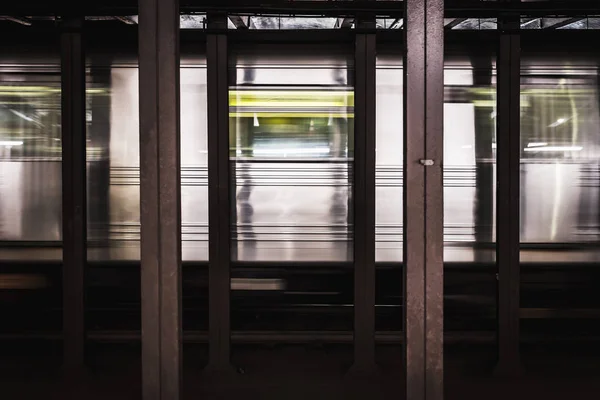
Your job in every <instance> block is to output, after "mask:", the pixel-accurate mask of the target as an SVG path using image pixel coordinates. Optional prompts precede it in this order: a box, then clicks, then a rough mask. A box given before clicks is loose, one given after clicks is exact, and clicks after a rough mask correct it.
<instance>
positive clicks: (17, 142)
mask: <svg viewBox="0 0 600 400" xmlns="http://www.w3.org/2000/svg"><path fill="white" fill-rule="evenodd" d="M22 145H23V142H22V141H20V140H0V146H8V147H12V146H22Z"/></svg>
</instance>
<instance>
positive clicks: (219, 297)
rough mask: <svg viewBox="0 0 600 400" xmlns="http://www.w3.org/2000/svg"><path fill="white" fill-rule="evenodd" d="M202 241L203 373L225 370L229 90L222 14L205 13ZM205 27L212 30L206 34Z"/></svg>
mask: <svg viewBox="0 0 600 400" xmlns="http://www.w3.org/2000/svg"><path fill="white" fill-rule="evenodd" d="M208 29H209V32H208V34H207V37H206V40H207V46H206V50H207V52H206V57H207V78H208V86H207V92H208V94H207V96H208V99H210V100H209V102H208V150H209V151H208V197H209V214H208V241H209V244H208V246H209V272H208V297H209V311H208V314H209V333H208V336H209V361H208V366H207V371H208V372H217V373H223V372H229V371H230V370H231V368H230V339H231V335H230V310H229V303H230V294H231V283H230V281H231V279H230V264H231V234H230V232H231V229H230V219H231V218H230V217H231V215H230V201H231V200H230V178H229V175H230V172H229V100H228V99H229V95H228V93H229V88H228V82H227V76H228V74H227V35H226V34H225V30H226V29H227V16H226V15H225V14H209V15H208ZM210 30H213V31H212V32H211V31H210Z"/></svg>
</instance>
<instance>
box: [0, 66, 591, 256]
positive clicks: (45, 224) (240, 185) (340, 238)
mask: <svg viewBox="0 0 600 400" xmlns="http://www.w3.org/2000/svg"><path fill="white" fill-rule="evenodd" d="M233 59H234V60H235V62H234V65H233V66H231V67H230V68H231V70H232V73H231V74H230V76H231V77H232V78H231V92H230V101H231V103H232V106H231V110H230V138H231V140H230V141H231V146H230V147H231V175H232V186H233V187H234V190H235V201H233V204H232V206H231V209H232V220H233V221H234V223H233V224H232V233H233V242H232V250H233V257H234V260H235V261H242V262H255V261H256V262H263V261H272V262H286V261H295V262H297V261H315V262H325V261H334V262H346V261H351V260H352V237H353V235H352V214H353V205H352V146H353V144H352V130H353V127H352V122H353V120H352V112H353V110H352V104H351V102H349V100H348V99H349V98H351V95H352V91H353V89H352V77H351V70H352V67H351V65H349V63H348V60H347V59H346V58H344V57H340V58H335V57H333V56H332V57H331V59H327V60H323V59H317V58H316V57H312V58H311V57H305V58H299V57H296V58H294V57H290V56H286V57H283V56H281V57H274V56H270V57H264V58H260V57H250V56H245V55H243V54H242V55H236V56H235V57H233ZM481 75H485V76H486V77H484V78H483V79H481ZM402 80H403V76H402V65H401V60H399V59H398V58H395V57H393V56H390V57H386V56H380V57H379V58H378V67H377V132H376V137H377V139H376V140H377V143H376V146H377V156H376V157H377V158H376V162H377V170H376V181H377V188H376V196H377V197H376V207H377V209H376V232H377V235H376V240H377V252H376V257H377V261H378V262H400V261H402V126H403V121H402V102H403V98H402V97H403V90H402ZM445 82H446V89H445V102H446V104H445V116H444V119H445V132H444V134H445V138H444V141H445V149H444V151H445V153H444V158H445V160H444V196H445V198H444V201H445V209H444V213H445V220H444V232H445V241H446V246H445V247H446V255H445V260H446V261H464V262H470V261H477V260H489V261H493V258H494V254H493V243H494V240H495V233H494V232H495V211H494V210H495V204H494V203H495V200H494V199H495V176H496V168H495V165H496V164H495V156H496V153H495V118H496V111H495V93H496V92H495V87H494V82H495V71H494V68H493V66H490V67H489V68H487V69H484V70H482V68H481V67H478V66H475V65H474V64H473V62H472V60H469V59H468V58H462V59H452V60H449V61H448V62H447V65H446V73H445ZM598 83H599V82H598V75H597V67H595V66H593V65H592V64H591V63H590V64H589V65H586V64H585V63H581V65H575V66H572V67H570V68H566V67H565V64H564V62H562V61H561V60H551V62H548V61H547V60H546V61H545V62H544V63H543V64H539V65H536V64H535V63H530V64H527V63H524V65H523V69H522V86H521V99H522V107H521V110H522V114H521V119H522V124H521V138H522V146H521V147H522V153H521V241H522V243H524V244H525V245H528V246H529V247H531V248H534V249H535V248H543V249H547V248H548V247H550V248H552V247H564V246H565V245H567V246H570V247H575V248H586V247H590V246H592V245H594V244H596V243H597V242H598V240H599V239H600V213H599V211H600V197H599V187H600V180H599V178H600V172H599V171H600V169H599V168H600V167H599V165H600V164H599V160H600V135H599V134H598V130H599V127H600V107H599V100H598V99H599V96H598ZM0 85H1V86H2V89H0V129H1V130H0V135H1V137H0V240H1V241H2V243H3V244H4V245H5V246H4V247H5V249H4V250H3V252H4V253H7V252H9V250H7V249H6V248H7V247H8V246H13V245H15V244H31V245H32V246H35V247H36V248H38V249H40V251H39V252H38V253H33V252H28V253H27V254H25V255H19V256H18V257H25V258H33V259H35V258H38V257H39V258H44V259H52V258H56V259H60V251H59V249H58V250H52V249H51V248H52V247H53V246H54V247H57V248H59V246H60V241H61V231H62V227H61V224H62V222H61V156H60V149H61V147H60V73H59V69H58V66H57V65H48V64H44V63H43V62H37V63H32V62H31V61H30V60H25V59H24V60H20V59H19V57H16V59H15V60H13V61H11V62H3V64H2V65H0ZM265 92H269V93H271V92H272V93H279V95H275V97H270V98H267V100H268V101H265V99H266V98H265V96H264V93H265ZM248 93H250V95H248ZM261 93H263V95H261ZM307 93H308V95H307ZM311 93H312V94H311ZM331 93H345V95H340V96H338V99H337V100H339V99H346V100H344V101H346V103H345V104H334V103H335V101H334V100H331V98H332V97H331V96H330V95H331ZM236 96H237V97H236ZM244 96H250V97H252V96H254V100H251V101H250V100H248V101H246V102H244V101H241V102H240V103H239V104H238V103H235V99H236V98H238V100H239V99H242V100H247V98H244ZM261 96H262V97H261ZM278 96H279V97H278ZM286 96H287V97H286ZM290 96H291V97H292V99H291V100H290ZM295 96H300V97H301V99H300V100H298V99H297V98H294V97H295ZM307 96H308V97H310V96H313V97H312V98H313V100H312V102H311V101H309V100H307ZM319 96H325V97H327V96H329V97H328V98H329V99H330V100H329V102H327V101H323V98H320V97H319ZM267 97H268V96H267ZM87 98H88V104H87V110H88V111H87V121H88V126H87V128H88V133H87V135H88V148H87V154H88V187H87V190H88V227H89V233H88V234H89V240H90V246H89V247H90V248H89V258H90V260H99V261H110V260H137V259H139V235H140V225H139V140H140V139H139V124H138V71H137V67H136V65H135V62H134V61H132V60H131V59H127V58H124V59H123V60H120V59H119V58H118V57H112V59H111V60H110V62H102V63H100V65H99V66H95V65H94V64H93V63H92V64H91V66H90V68H89V71H88V97H87ZM248 98H249V97H248ZM286 102H287V103H286ZM294 102H296V103H294ZM206 103H207V95H206V69H205V64H204V62H203V60H202V59H198V58H189V59H185V58H184V59H182V68H181V144H182V146H181V171H182V173H181V175H182V183H181V184H182V186H181V187H182V239H183V258H184V261H206V260H207V259H208V185H207V152H208V149H207V138H206V130H207V124H206ZM278 118H279V120H278ZM286 118H287V119H286ZM277 121H280V122H279V123H278V122H277ZM281 121H283V122H281ZM290 121H295V122H293V123H290ZM319 124H320V125H319ZM319 129H320V130H319ZM317 131H319V132H321V133H317V134H315V133H314V132H317ZM44 249H46V250H45V251H46V252H44V251H43V250H44ZM7 254H8V253H7ZM35 254H37V255H35ZM13 256H14V254H12V253H11V254H10V255H8V256H5V257H13ZM522 257H525V258H524V259H525V260H527V259H528V257H529V260H530V261H543V262H552V261H555V260H558V258H557V257H556V254H555V253H553V252H549V251H536V252H534V253H531V254H527V253H524V254H522ZM562 257H567V258H566V260H567V261H568V260H571V259H572V260H578V261H592V260H596V259H597V257H598V256H597V254H595V253H593V252H582V253H577V254H575V253H573V252H570V253H569V255H563V256H562ZM561 260H562V259H561ZM563 261H564V260H563Z"/></svg>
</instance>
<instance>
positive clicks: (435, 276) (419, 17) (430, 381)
mask: <svg viewBox="0 0 600 400" xmlns="http://www.w3.org/2000/svg"><path fill="white" fill-rule="evenodd" d="M404 4H405V14H404V15H405V21H406V22H405V29H404V35H405V42H404V43H405V50H404V97H405V98H404V314H405V320H404V323H405V324H404V334H405V363H406V365H405V366H406V398H407V399H410V400H418V399H427V400H439V399H442V398H443V395H444V390H443V389H444V384H443V382H444V379H443V374H444V369H443V334H444V326H443V306H444V304H443V282H444V274H443V250H444V248H443V239H444V238H443V226H444V223H443V222H444V221H443V219H444V218H443V217H444V216H443V207H444V203H443V182H442V175H443V160H442V158H443V154H444V152H443V149H444V141H443V122H444V118H443V111H444V1H443V0H405V2H404Z"/></svg>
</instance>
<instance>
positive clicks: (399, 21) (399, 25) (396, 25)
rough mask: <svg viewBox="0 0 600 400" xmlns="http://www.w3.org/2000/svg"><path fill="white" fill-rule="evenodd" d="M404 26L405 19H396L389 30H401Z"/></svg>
mask: <svg viewBox="0 0 600 400" xmlns="http://www.w3.org/2000/svg"><path fill="white" fill-rule="evenodd" d="M403 25H404V19H402V18H396V19H395V20H394V22H392V24H391V25H390V28H389V29H400V28H402V26H403Z"/></svg>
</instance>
